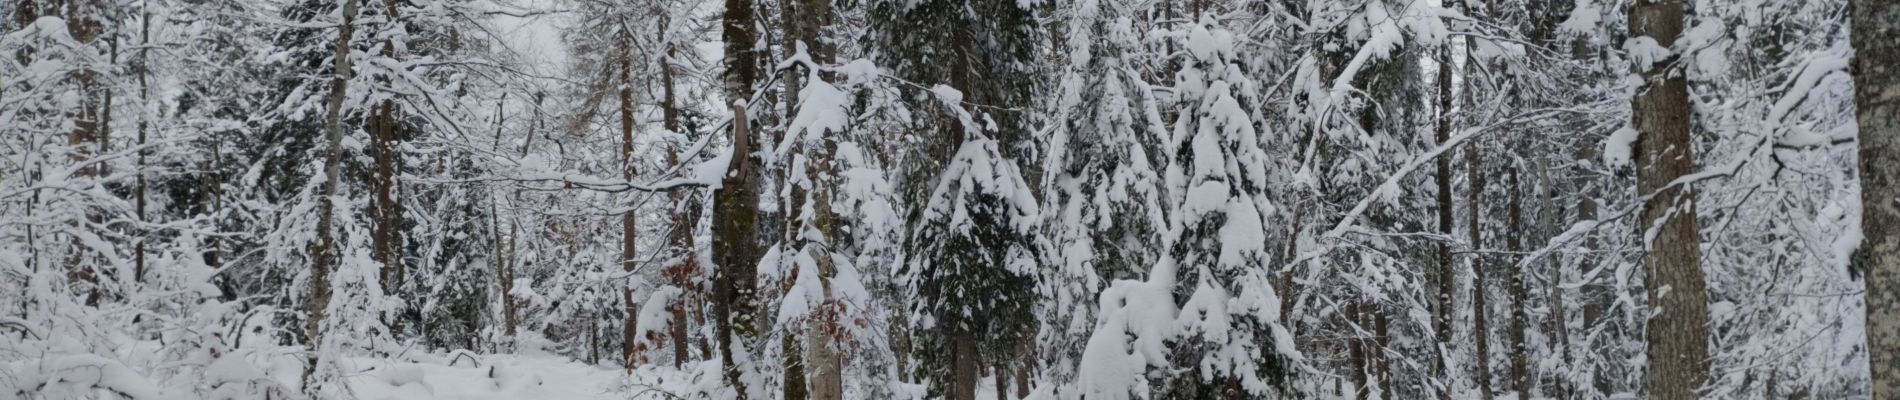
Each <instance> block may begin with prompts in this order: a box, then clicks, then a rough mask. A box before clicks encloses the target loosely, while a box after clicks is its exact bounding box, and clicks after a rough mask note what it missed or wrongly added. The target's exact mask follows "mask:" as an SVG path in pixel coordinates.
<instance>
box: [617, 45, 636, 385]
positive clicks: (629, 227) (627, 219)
mask: <svg viewBox="0 0 1900 400" xmlns="http://www.w3.org/2000/svg"><path fill="white" fill-rule="evenodd" d="M621 49H622V50H621V53H620V59H619V60H618V61H620V81H619V85H618V86H619V89H620V172H621V178H622V179H625V180H626V181H628V182H632V181H633V175H634V167H633V112H634V105H633V54H632V51H631V50H630V49H627V48H626V47H625V46H624V45H622V47H621ZM639 215H640V213H639V212H638V211H636V210H626V211H623V212H621V213H620V238H621V241H620V271H621V272H624V273H626V274H628V275H629V276H625V277H622V278H621V279H624V280H625V281H624V282H623V283H622V284H621V285H622V286H621V288H620V298H621V304H625V305H626V306H627V314H626V320H625V321H624V322H625V326H624V327H623V330H622V331H621V336H622V339H623V341H622V342H621V343H620V346H621V356H622V360H624V362H625V367H626V368H627V372H628V373H632V372H633V368H634V367H635V366H637V365H638V364H639V359H638V358H639V354H638V350H639V348H638V347H637V346H635V345H634V343H635V342H637V341H638V340H637V339H639V338H638V337H636V336H637V335H636V334H635V332H637V331H638V329H639V326H638V325H639V321H640V319H639V318H638V315H639V313H640V309H639V307H638V306H636V305H635V303H634V300H633V281H634V279H633V276H631V275H632V274H633V271H634V269H635V268H637V267H638V266H639V265H638V264H639V262H638V261H636V260H637V259H638V258H639V251H640V250H639V248H638V246H637V244H638V239H639V236H640V226H639V222H640V219H639Z"/></svg>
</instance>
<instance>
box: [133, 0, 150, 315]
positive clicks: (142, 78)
mask: <svg viewBox="0 0 1900 400" xmlns="http://www.w3.org/2000/svg"><path fill="white" fill-rule="evenodd" d="M151 44H152V10H151V8H150V7H140V18H139V66H138V72H139V107H138V113H139V141H138V147H139V165H138V183H137V185H138V186H137V187H136V188H135V189H133V193H132V196H133V197H134V198H135V202H136V210H134V211H135V212H137V213H138V220H141V221H143V220H145V203H146V201H145V153H146V151H145V139H146V131H147V130H148V128H150V125H151V122H150V121H147V119H148V118H147V117H149V115H147V114H146V112H145V109H146V106H147V105H148V104H150V102H151V98H152V84H151V82H150V81H149V80H148V76H149V75H151V72H152V65H151V63H152V58H151V51H150V49H151ZM136 240H137V241H138V246H137V248H135V249H133V251H134V252H135V253H134V254H133V257H134V258H133V260H132V263H133V268H132V271H133V273H132V274H133V275H132V276H133V279H134V280H135V281H137V282H138V283H141V284H143V283H145V268H146V266H145V247H146V243H145V233H144V232H140V233H139V234H138V235H137V239H136Z"/></svg>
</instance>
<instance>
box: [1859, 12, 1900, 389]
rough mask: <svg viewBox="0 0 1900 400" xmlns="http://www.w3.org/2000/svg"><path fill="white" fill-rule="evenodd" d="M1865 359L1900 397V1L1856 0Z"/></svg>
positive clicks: (1880, 385)
mask: <svg viewBox="0 0 1900 400" xmlns="http://www.w3.org/2000/svg"><path fill="white" fill-rule="evenodd" d="M1850 3H1851V4H1852V5H1851V6H1849V7H1848V9H1849V10H1852V11H1851V12H1852V13H1853V17H1852V18H1853V21H1852V24H1853V27H1852V30H1853V32H1852V35H1853V38H1852V39H1851V40H1852V41H1853V45H1854V67H1853V68H1854V106H1855V107H1856V113H1857V114H1858V116H1859V118H1858V121H1859V123H1860V177H1861V182H1860V199H1861V223H1860V226H1861V229H1862V235H1863V237H1865V239H1863V240H1864V241H1865V242H1864V243H1862V244H1861V246H1860V251H1859V252H1856V253H1855V254H1854V265H1855V267H1856V268H1859V270H1860V271H1862V272H1864V273H1866V274H1867V275H1866V276H1867V298H1866V299H1867V300H1866V301H1867V348H1868V359H1867V364H1868V365H1869V366H1871V367H1872V368H1873V371H1872V372H1873V375H1872V376H1873V381H1874V382H1873V394H1874V397H1873V398H1875V399H1894V398H1900V200H1895V199H1900V68H1895V67H1894V66H1895V65H1900V28H1897V27H1900V3H1895V2H1893V1H1866V0H1853V1H1851V2H1850Z"/></svg>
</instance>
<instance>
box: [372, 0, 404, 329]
mask: <svg viewBox="0 0 1900 400" xmlns="http://www.w3.org/2000/svg"><path fill="white" fill-rule="evenodd" d="M383 9H384V13H385V14H386V15H385V17H386V18H387V19H388V20H389V23H391V24H401V22H398V21H399V20H400V18H401V14H400V13H399V11H398V9H397V7H396V0H383ZM396 47H397V44H396V43H395V39H394V38H393V37H392V38H390V39H385V41H384V42H383V51H382V55H383V57H389V58H395V57H396V56H397V55H396V50H395V49H396ZM376 80H377V82H381V83H382V84H384V85H388V84H389V80H390V77H388V76H380V77H377V78H376ZM365 122H366V123H367V124H368V125H369V126H368V129H367V130H368V131H369V136H370V155H371V156H372V157H374V158H375V163H376V167H375V174H376V179H373V180H372V181H371V182H372V183H371V186H372V188H371V190H373V191H375V197H373V198H372V199H371V200H372V205H371V208H370V210H371V211H370V212H371V218H372V219H373V220H374V222H375V230H374V231H372V232H371V235H370V255H371V256H372V257H373V258H375V259H376V262H377V263H379V264H382V281H383V282H382V283H383V293H386V294H389V295H400V293H401V290H402V287H403V279H404V276H403V274H404V271H403V264H402V247H403V239H402V206H401V205H400V204H399V202H400V200H399V199H398V193H397V189H396V186H397V184H398V183H397V182H396V174H397V168H398V164H399V163H400V155H399V154H400V153H399V151H400V150H399V149H400V148H401V146H400V145H398V144H397V143H396V141H397V138H396V124H397V121H396V101H395V100H394V99H393V98H385V99H383V101H382V103H379V104H377V105H376V108H375V109H374V110H372V112H371V115H370V116H369V118H368V120H367V121H365ZM400 315H403V313H399V314H398V316H397V317H395V318H394V320H393V321H392V323H391V324H390V325H391V327H390V330H391V331H392V332H395V333H400V332H402V325H403V322H404V321H403V317H401V316H400Z"/></svg>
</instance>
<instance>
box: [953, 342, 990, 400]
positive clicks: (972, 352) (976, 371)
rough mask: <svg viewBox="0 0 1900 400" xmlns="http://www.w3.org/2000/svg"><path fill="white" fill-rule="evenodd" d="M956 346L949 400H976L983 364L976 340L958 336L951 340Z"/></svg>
mask: <svg viewBox="0 0 1900 400" xmlns="http://www.w3.org/2000/svg"><path fill="white" fill-rule="evenodd" d="M950 342H951V345H952V346H955V349H954V351H955V352H956V354H955V357H954V358H953V359H954V361H953V362H954V363H956V364H955V365H953V366H952V368H953V371H954V372H953V373H952V375H951V377H952V379H951V382H950V393H948V396H947V398H948V399H949V400H976V384H977V381H978V380H980V379H982V377H983V373H982V369H983V368H982V362H981V361H979V360H980V359H979V358H978V355H977V352H976V338H972V337H969V336H962V335H959V336H956V337H953V338H951V339H950Z"/></svg>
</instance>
